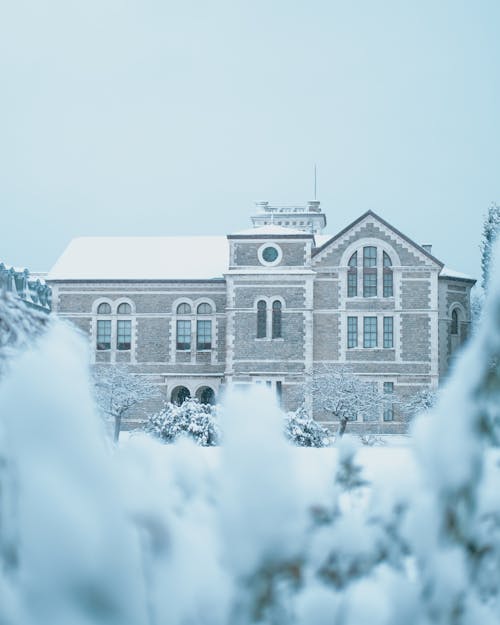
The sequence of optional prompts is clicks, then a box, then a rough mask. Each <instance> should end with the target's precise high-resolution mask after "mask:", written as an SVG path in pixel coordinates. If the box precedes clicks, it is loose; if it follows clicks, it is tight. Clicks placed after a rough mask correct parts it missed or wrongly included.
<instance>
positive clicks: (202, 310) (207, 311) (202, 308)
mask: <svg viewBox="0 0 500 625" xmlns="http://www.w3.org/2000/svg"><path fill="white" fill-rule="evenodd" d="M196 312H197V313H198V314H199V315H211V314H212V307H211V306H210V304H207V303H206V302H203V303H202V304H198V308H197V309H196Z"/></svg>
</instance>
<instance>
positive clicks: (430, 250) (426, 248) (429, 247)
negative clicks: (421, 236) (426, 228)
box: [422, 243, 432, 254]
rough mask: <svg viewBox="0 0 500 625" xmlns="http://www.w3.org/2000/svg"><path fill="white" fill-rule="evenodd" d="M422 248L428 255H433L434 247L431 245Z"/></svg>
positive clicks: (423, 245) (426, 244)
mask: <svg viewBox="0 0 500 625" xmlns="http://www.w3.org/2000/svg"><path fill="white" fill-rule="evenodd" d="M422 247H423V248H424V250H425V251H426V252H427V253H429V254H432V245H429V243H425V244H422Z"/></svg>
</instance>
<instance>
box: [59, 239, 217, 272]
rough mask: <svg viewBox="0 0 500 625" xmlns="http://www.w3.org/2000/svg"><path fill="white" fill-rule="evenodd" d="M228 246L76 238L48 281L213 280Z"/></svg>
mask: <svg viewBox="0 0 500 625" xmlns="http://www.w3.org/2000/svg"><path fill="white" fill-rule="evenodd" d="M228 259H229V244H228V241H227V239H226V237H224V236H211V237H201V236H200V237H196V236H194V237H80V238H77V239H73V240H72V241H71V242H70V244H69V245H68V247H67V248H66V249H65V251H64V252H63V254H62V255H61V257H60V258H59V260H58V261H57V262H56V264H55V265H54V266H53V267H52V269H51V270H50V272H49V274H48V276H47V280H48V281H51V280H65V281H70V280H123V281H126V280H213V279H217V278H218V279H223V274H224V273H225V272H226V271H227V269H228Z"/></svg>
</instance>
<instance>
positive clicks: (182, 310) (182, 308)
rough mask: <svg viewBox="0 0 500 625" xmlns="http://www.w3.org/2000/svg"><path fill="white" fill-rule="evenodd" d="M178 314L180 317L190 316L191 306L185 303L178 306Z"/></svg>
mask: <svg viewBox="0 0 500 625" xmlns="http://www.w3.org/2000/svg"><path fill="white" fill-rule="evenodd" d="M177 314H178V315H190V314H191V306H190V305H189V304H186V303H185V302H183V303H182V304H179V305H178V306H177Z"/></svg>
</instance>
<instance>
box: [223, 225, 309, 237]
mask: <svg viewBox="0 0 500 625" xmlns="http://www.w3.org/2000/svg"><path fill="white" fill-rule="evenodd" d="M231 234H235V235H244V236H248V235H251V236H259V235H263V236H268V235H278V236H290V235H294V236H297V235H299V236H302V237H304V238H306V237H307V238H309V237H311V236H312V235H311V234H310V233H309V232H305V231H304V230H297V229H296V228H288V227H285V226H279V225H276V224H265V225H263V226H257V227H255V228H247V229H246V230H240V231H239V232H233V233H231Z"/></svg>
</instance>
